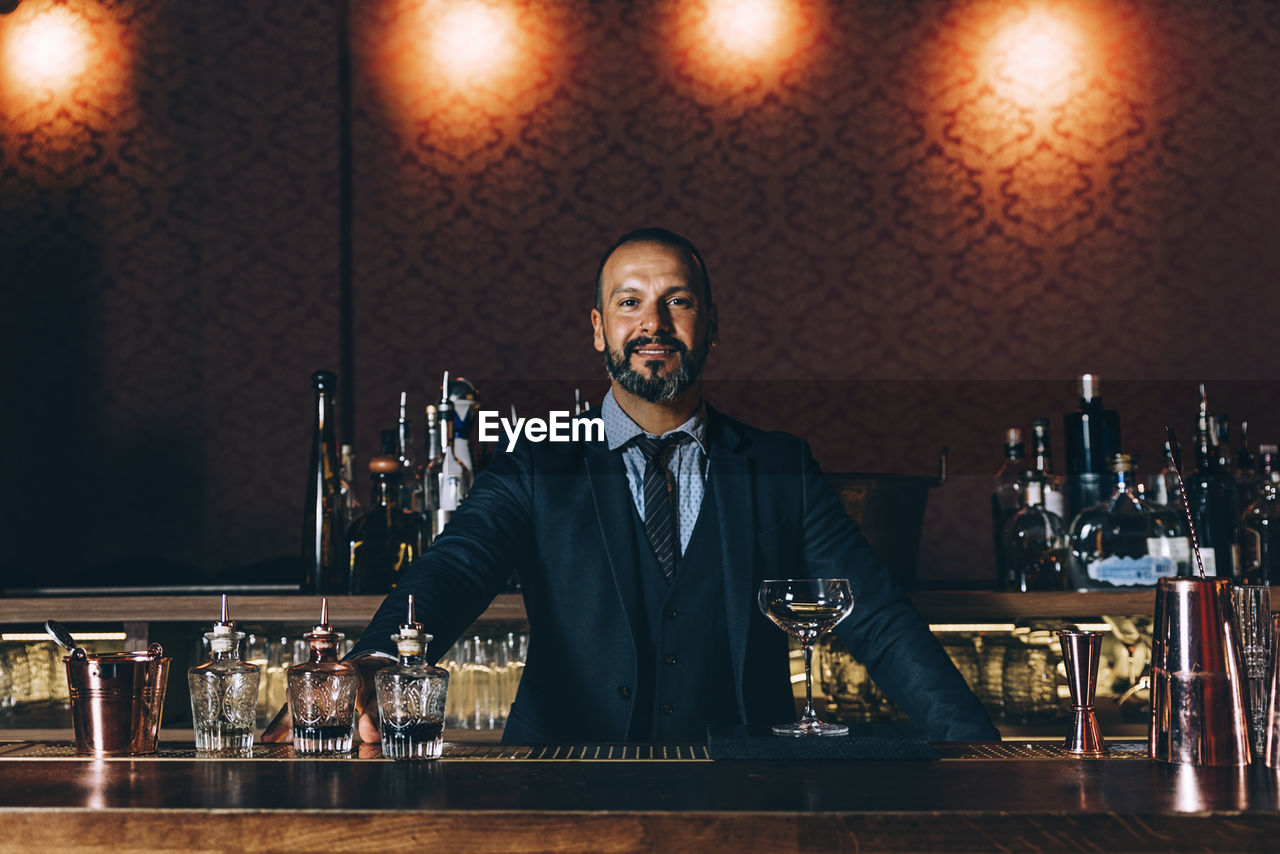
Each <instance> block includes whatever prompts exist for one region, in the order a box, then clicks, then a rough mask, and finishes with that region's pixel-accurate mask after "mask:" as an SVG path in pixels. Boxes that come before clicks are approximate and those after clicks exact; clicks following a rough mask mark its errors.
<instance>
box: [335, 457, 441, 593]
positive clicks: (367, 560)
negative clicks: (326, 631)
mask: <svg viewBox="0 0 1280 854" xmlns="http://www.w3.org/2000/svg"><path fill="white" fill-rule="evenodd" d="M400 471H401V466H400V461H399V460H398V459H396V458H395V457H391V456H382V457H374V458H373V459H372V460H370V461H369V480H370V483H372V493H371V495H370V498H369V512H367V513H365V514H364V515H363V516H361V517H360V518H359V519H357V520H356V521H355V522H353V523H352V524H351V528H350V529H349V530H348V531H347V550H348V556H349V562H350V580H349V584H348V592H349V593H353V594H354V593H376V594H385V593H386V592H387V591H388V590H390V589H391V588H392V587H395V585H396V582H398V581H399V580H400V575H401V573H403V572H404V571H405V570H406V569H408V567H409V564H411V563H413V562H414V561H415V560H417V559H418V558H419V557H421V556H422V550H423V549H424V548H426V546H427V540H428V538H427V535H426V520H425V518H424V517H422V516H419V515H418V514H417V513H403V512H401V510H400V495H401V490H400Z"/></svg>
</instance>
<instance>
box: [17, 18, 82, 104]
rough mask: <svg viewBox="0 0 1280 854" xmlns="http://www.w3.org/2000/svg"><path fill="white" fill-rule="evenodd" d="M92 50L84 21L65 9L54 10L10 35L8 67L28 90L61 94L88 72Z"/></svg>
mask: <svg viewBox="0 0 1280 854" xmlns="http://www.w3.org/2000/svg"><path fill="white" fill-rule="evenodd" d="M89 46H90V39H89V32H88V28H87V27H86V25H85V23H84V21H83V20H82V19H81V18H79V17H78V16H76V15H74V14H72V13H71V12H70V11H68V10H66V9H64V8H54V9H50V10H49V11H47V12H42V13H40V14H39V15H37V16H35V17H33V18H30V19H29V20H27V21H25V22H24V23H22V24H21V25H19V26H18V27H16V28H15V29H14V31H13V32H12V33H10V35H9V39H8V42H7V45H6V47H7V50H6V51H5V59H6V62H5V65H6V67H7V68H8V70H9V73H10V74H11V75H12V76H13V78H14V80H15V82H17V83H18V84H20V85H21V86H23V87H25V88H28V89H46V90H60V89H64V88H68V87H70V85H71V84H72V83H73V82H74V81H75V79H76V78H77V77H79V76H80V75H82V74H84V72H85V71H86V70H87V68H88V65H89Z"/></svg>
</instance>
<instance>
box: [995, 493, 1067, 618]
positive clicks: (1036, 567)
mask: <svg viewBox="0 0 1280 854" xmlns="http://www.w3.org/2000/svg"><path fill="white" fill-rule="evenodd" d="M1044 491H1045V481H1044V477H1043V476H1042V475H1041V474H1040V473H1039V472H1037V471H1029V472H1025V473H1024V474H1023V476H1022V495H1023V499H1022V501H1023V507H1022V509H1021V510H1019V511H1018V512H1017V513H1015V514H1013V516H1011V517H1009V521H1008V522H1006V523H1005V526H1004V552H1005V559H1006V561H1007V563H1008V568H1009V570H1008V571H1009V578H1008V579H1006V582H1005V584H1004V588H1005V589H1006V590H1017V591H1019V592H1022V593H1026V592H1028V591H1031V590H1065V589H1066V588H1067V582H1068V575H1067V573H1068V566H1069V565H1070V560H1071V552H1070V550H1069V549H1068V548H1067V534H1066V530H1065V526H1064V524H1063V522H1062V519H1061V517H1059V516H1058V515H1057V514H1056V513H1053V512H1051V511H1049V510H1048V509H1046V508H1045V504H1044Z"/></svg>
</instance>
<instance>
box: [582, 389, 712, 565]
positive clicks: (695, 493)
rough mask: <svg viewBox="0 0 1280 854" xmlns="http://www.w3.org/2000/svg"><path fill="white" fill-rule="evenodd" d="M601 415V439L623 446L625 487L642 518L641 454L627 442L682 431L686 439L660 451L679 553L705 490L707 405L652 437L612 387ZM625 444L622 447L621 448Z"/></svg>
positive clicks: (613, 447) (615, 446)
mask: <svg viewBox="0 0 1280 854" xmlns="http://www.w3.org/2000/svg"><path fill="white" fill-rule="evenodd" d="M600 417H601V418H602V419H603V420H604V438H605V442H606V443H607V444H608V446H609V450H611V451H613V450H617V449H618V448H622V462H623V465H624V466H625V467H626V469H627V486H628V487H629V488H630V490H631V500H632V501H634V502H635V505H636V512H637V513H639V514H640V518H641V519H642V520H643V519H644V454H642V453H641V452H640V449H639V448H637V447H636V446H635V445H634V444H631V445H628V444H627V443H628V442H630V441H631V440H632V439H634V438H635V437H636V436H640V435H647V436H653V437H654V438H658V439H665V438H666V437H668V436H675V435H677V434H684V435H685V436H688V437H689V438H688V440H686V441H683V442H677V443H675V444H672V445H671V446H670V447H668V448H667V449H666V451H664V452H663V454H662V462H663V464H664V465H665V466H666V468H667V478H668V480H669V482H670V483H671V484H672V490H671V502H672V507H674V508H675V517H676V535H677V536H678V537H679V538H680V554H684V553H685V552H686V551H687V550H688V548H689V537H691V536H692V535H693V526H694V525H695V524H697V522H698V513H699V512H700V511H701V510H702V498H703V496H704V495H706V492H707V451H706V447H705V446H704V444H703V440H704V439H705V437H706V433H707V405H706V404H705V403H704V404H702V405H700V406H699V407H698V411H697V412H695V413H693V416H692V417H691V418H690V419H689V420H688V421H686V422H684V423H683V424H681V425H680V426H679V427H677V428H676V429H674V430H671V431H668V432H666V433H663V434H662V435H661V436H654V434H652V433H645V431H644V430H643V429H641V427H640V425H639V424H637V423H636V422H634V421H632V420H631V416H629V415H627V413H625V412H623V411H622V407H621V406H619V405H618V401H616V400H614V398H613V390H612V389H610V390H609V393H608V394H606V395H605V396H604V402H603V403H602V404H601V405H600ZM624 446H625V447H624Z"/></svg>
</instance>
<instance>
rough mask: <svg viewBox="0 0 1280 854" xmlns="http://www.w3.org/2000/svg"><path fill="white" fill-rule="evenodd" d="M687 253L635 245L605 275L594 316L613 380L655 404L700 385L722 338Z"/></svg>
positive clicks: (621, 250) (597, 343)
mask: <svg viewBox="0 0 1280 854" xmlns="http://www.w3.org/2000/svg"><path fill="white" fill-rule="evenodd" d="M694 264H695V262H694V260H693V259H692V258H690V257H688V256H687V255H686V254H685V253H684V252H682V251H681V250H679V249H676V248H674V247H670V246H664V245H663V244H661V243H628V244H626V245H625V246H621V247H619V248H618V249H617V250H616V251H615V252H614V253H613V255H611V256H610V257H609V260H608V262H606V263H605V265H604V270H603V272H602V274H601V283H602V287H601V300H602V308H601V309H592V311H591V326H592V329H593V330H594V332H595V348H596V350H597V351H599V352H601V353H604V356H605V366H606V367H607V368H608V369H609V376H611V377H612V378H613V379H614V381H616V382H617V383H618V384H619V385H620V386H622V388H624V389H626V390H627V391H629V392H631V393H632V394H634V395H636V396H637V397H639V398H641V399H643V400H647V401H650V402H652V403H661V402H665V401H669V400H672V399H674V398H675V397H676V396H677V395H679V394H680V393H681V392H682V391H684V390H685V389H687V388H689V386H691V385H693V383H694V381H695V380H697V378H698V376H699V374H701V373H702V366H703V364H704V363H705V362H706V358H707V350H708V349H709V348H710V346H711V341H712V340H713V338H714V335H715V308H714V306H708V305H706V304H705V296H706V295H705V292H704V290H703V286H702V276H701V273H700V272H699V271H698V270H697V269H696V267H695V266H694Z"/></svg>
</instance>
